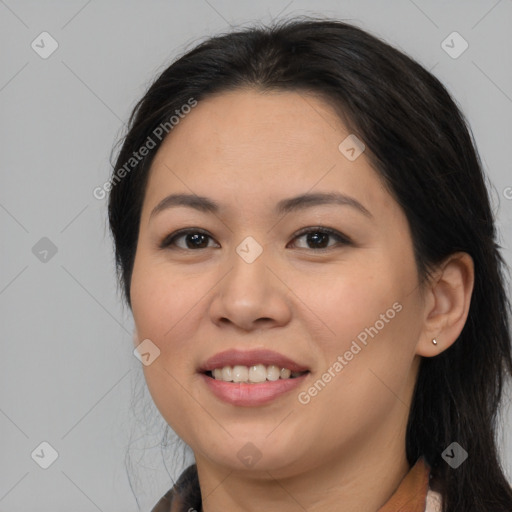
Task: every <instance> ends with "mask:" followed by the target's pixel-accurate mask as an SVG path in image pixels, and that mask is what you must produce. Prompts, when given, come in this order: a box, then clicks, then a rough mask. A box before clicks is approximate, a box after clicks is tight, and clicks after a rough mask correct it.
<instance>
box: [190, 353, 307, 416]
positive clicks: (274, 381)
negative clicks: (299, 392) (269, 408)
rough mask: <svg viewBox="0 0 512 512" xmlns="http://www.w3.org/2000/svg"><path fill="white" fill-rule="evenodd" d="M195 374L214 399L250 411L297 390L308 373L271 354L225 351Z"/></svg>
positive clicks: (299, 366)
mask: <svg viewBox="0 0 512 512" xmlns="http://www.w3.org/2000/svg"><path fill="white" fill-rule="evenodd" d="M198 373H199V374H201V376H202V378H203V382H204V383H205V384H206V386H207V388H208V389H209V390H210V391H211V392H212V393H213V395H215V396H216V397H217V398H219V399H221V400H222V401H224V402H227V403H230V404H232V405H235V406H243V407H251V406H259V405H263V404H266V403H269V402H271V401H273V400H275V399H277V398H278V397H280V396H282V395H285V394H287V393H288V392H290V391H291V390H292V389H294V388H296V387H297V386H300V385H301V384H302V383H304V380H305V379H306V378H307V375H309V374H310V373H311V370H310V369H309V368H307V367H306V366H304V365H302V364H300V363H297V362H295V361H293V360H292V359H290V358H288V357H286V356H284V355H282V354H279V353H277V352H274V351H272V350H251V351H241V350H227V351H225V352H221V353H219V354H216V355H215V356H213V357H211V358H209V359H208V360H207V361H205V362H204V363H203V365H202V366H201V367H200V368H199V369H198Z"/></svg>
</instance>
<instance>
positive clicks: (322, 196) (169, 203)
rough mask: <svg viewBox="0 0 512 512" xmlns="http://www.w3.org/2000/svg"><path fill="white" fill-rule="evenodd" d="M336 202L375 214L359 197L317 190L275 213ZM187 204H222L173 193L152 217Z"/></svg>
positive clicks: (206, 207) (285, 202) (209, 209)
mask: <svg viewBox="0 0 512 512" xmlns="http://www.w3.org/2000/svg"><path fill="white" fill-rule="evenodd" d="M329 204H336V205H341V206H351V207H352V208H355V209H356V210H358V211H359V212H360V213H362V214H363V215H365V216H366V217H369V218H373V215H372V214H371V213H370V212H369V210H368V209H367V208H365V207H364V206H363V205H362V204H361V203H360V202H359V201H358V200H357V199H355V198H353V197H351V196H347V195H345V194H340V193H338V192H330V193H324V192H317V193H308V194H301V195H299V196H295V197H290V198H288V199H282V200H281V201H279V202H278V203H277V205H276V207H275V213H276V214H278V215H284V214H287V213H290V212H293V211H298V210H303V209H306V208H310V207H312V206H321V205H329ZM178 206H185V207H188V208H194V209H196V210H199V211H201V212H205V213H218V212H219V210H220V205H219V204H218V203H217V202H215V201H214V200H213V199H210V198H208V197H204V196H198V195H194V194H171V195H169V196H167V197H165V198H164V199H162V200H161V201H160V202H159V203H158V204H157V205H156V206H155V207H154V208H153V210H152V212H151V214H150V218H151V217H153V216H154V215H156V214H157V213H160V212H162V211H164V210H167V209H169V208H173V207H178Z"/></svg>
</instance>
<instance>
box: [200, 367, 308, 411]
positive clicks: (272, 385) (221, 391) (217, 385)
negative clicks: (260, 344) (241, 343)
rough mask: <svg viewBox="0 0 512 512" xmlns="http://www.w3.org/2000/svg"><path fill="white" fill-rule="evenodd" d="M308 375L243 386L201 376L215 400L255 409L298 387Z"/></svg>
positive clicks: (239, 383) (204, 375)
mask: <svg viewBox="0 0 512 512" xmlns="http://www.w3.org/2000/svg"><path fill="white" fill-rule="evenodd" d="M308 375H309V373H305V374H304V375H301V376H300V377H295V378H294V379H278V380H275V381H265V382H259V383H255V384H245V383H242V382H225V381H223V380H216V379H214V378H212V377H208V375H206V374H204V373H202V374H201V376H202V377H203V379H204V381H205V383H206V385H207V386H208V387H209V389H210V391H211V392H212V393H213V394H214V395H215V396H216V397H217V398H220V399H221V400H223V401H224V402H228V403H230V404H232V405H238V406H241V407H255V406H257V405H263V404H266V403H269V402H271V401H272V400H275V399H276V398H277V397H279V396H281V395H283V394H285V393H287V392H288V391H291V390H292V389H295V388H296V387H297V386H300V385H301V384H302V383H303V382H304V380H305V379H306V377H307V376H308Z"/></svg>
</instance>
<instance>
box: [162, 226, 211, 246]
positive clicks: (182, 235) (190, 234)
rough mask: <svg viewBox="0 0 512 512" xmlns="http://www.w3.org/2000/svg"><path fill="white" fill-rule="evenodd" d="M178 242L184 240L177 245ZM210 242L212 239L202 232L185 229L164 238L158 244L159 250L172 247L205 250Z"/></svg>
mask: <svg viewBox="0 0 512 512" xmlns="http://www.w3.org/2000/svg"><path fill="white" fill-rule="evenodd" d="M178 240H184V243H177V241H178ZM210 240H213V238H212V237H211V236H210V235H208V234H207V233H205V232H203V231H198V230H195V229H185V230H180V231H177V232H175V233H172V234H170V235H168V236H166V237H165V238H164V239H163V240H162V242H161V243H160V248H161V249H164V248H171V247H172V246H174V247H177V248H178V249H184V250H187V249H190V250H196V249H207V248H208V243H209V241H210Z"/></svg>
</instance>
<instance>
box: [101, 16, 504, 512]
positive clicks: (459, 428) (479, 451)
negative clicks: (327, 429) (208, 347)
mask: <svg viewBox="0 0 512 512" xmlns="http://www.w3.org/2000/svg"><path fill="white" fill-rule="evenodd" d="M242 88H253V89H255V90H258V91H261V92H272V91H296V92H303V93H305V94H306V93H310V94H315V95H319V96H320V97H322V98H324V99H325V100H326V101H328V103H329V104H330V105H331V106H332V107H333V109H334V110H335V111H336V112H337V113H338V114H339V115H340V118H341V119H342V120H343V121H344V122H345V124H346V125H347V127H348V128H349V129H350V131H351V132H352V133H354V134H356V135H357V137H358V138H360V139H361V140H363V141H364V143H365V145H366V148H367V149H366V151H365V155H366V156H367V158H368V159H369V161H370V163H371V165H372V167H374V169H375V170H376V171H377V172H378V175H379V176H380V178H381V179H382V180H383V182H384V183H385V184H386V186H387V188H388V190H389V191H390V193H391V194H392V196H393V197H394V198H395V200H396V201H397V202H398V204H399V205H400V206H401V208H402V209H403V211H404V213H405V215H406V217H407V219H408V223H409V226H410V230H411V235H412V243H413V248H414V255H415V259H416V263H417V268H418V275H419V277H420V281H421V283H425V282H427V280H428V278H429V276H430V275H431V272H432V270H433V269H435V267H436V265H437V264H439V263H441V262H442V261H443V260H444V259H445V258H446V257H447V256H449V255H450V254H453V253H455V252H458V251H463V252H466V253H468V254H469V255H470V256H471V257H472V258H473V262H474V268H475V282H474V288H473V293H472V297H471V303H470V308H469V314H468V318H467V321H466V323H465V325H464V328H463V330H462V332H461V334H460V336H459V337H458V339H457V340H456V342H455V343H453V344H452V345H451V346H450V347H449V348H448V349H446V350H445V351H443V352H442V353H440V354H439V355H437V356H436V357H431V358H427V357H422V359H421V364H420V367H419V372H418V377H417V381H416V386H415V389H414V396H413V401H412V405H411V410H410V414H409V419H408V425H407V434H406V454H407V459H408V462H409V464H410V465H411V466H412V464H414V462H415V461H416V460H417V459H418V457H420V456H424V457H425V460H426V461H427V463H428V464H429V465H430V466H431V475H432V478H433V483H435V485H437V486H438V488H439V489H440V490H441V492H442V495H443V510H444V512H447V511H450V512H458V511H460V512H462V511H464V512H472V511H475V512H476V511H478V512H482V511H488V512H505V511H507V512H508V511H510V510H512V489H511V486H510V484H509V483H508V481H507V479H506V477H505V473H504V470H503V468H502V466H501V464H500V460H499V456H498V452H497V427H498V424H499V423H498V420H499V416H498V413H499V407H500V404H501V400H502V396H503V390H504V385H505V383H506V381H505V379H506V377H509V376H510V374H511V373H512V354H511V338H510V316H509V315H510V302H509V299H508V298H507V295H506V292H505V289H506V287H505V270H507V267H506V264H505V262H504V260H503V258H502V256H501V253H500V249H501V247H500V246H499V244H498V243H497V235H498V233H497V231H496V228H495V224H494V216H493V212H492V209H491V204H490V198H489V194H488V190H487V188H486V183H485V177H484V174H483V171H482V166H481V162H480V158H479V156H478V153H477V150H476V147H475V143H474V140H473V135H472V134H471V131H470V128H469V127H468V123H467V121H466V120H465V117H464V115H463V114H462V113H461V111H460V109H459V107H458V106H457V105H456V103H455V102H454V100H453V99H452V98H451V97H450V95H449V93H448V92H447V90H446V89H445V87H444V86H443V85H442V84H441V83H440V82H439V80H438V79H437V78H435V77H434V76H433V75H432V74H431V73H429V72H428V71H427V70H426V69H425V68H424V67H422V66H421V65H420V64H419V63H417V62H416V61H415V60H413V59H411V58H410V57H408V56H407V55H405V54H404V53H403V52H401V51H399V50H397V49H395V48H393V47H392V46H390V45H389V44H387V43H385V42H383V41H382V40H380V39H379V38H377V37H375V36H373V35H370V34H369V33H367V32H366V31H364V30H362V29H360V28H358V27H355V26H353V25H351V24H347V23H344V22H341V21H337V20H330V19H327V20H323V19H310V18H297V19H293V20H288V21H284V22H279V23H274V24H273V25H272V26H266V27H265V26H253V27H249V28H244V29H239V30H237V31H233V32H230V33H228V34H223V35H219V36H215V37H211V38H209V39H207V40H205V41H204V42H201V43H200V44H198V45H197V46H196V47H195V48H193V49H192V50H190V51H188V52H187V53H186V54H184V55H183V56H181V57H180V58H179V59H177V60H176V61H175V62H173V63H172V64H171V65H170V66H169V67H168V68H167V69H165V71H163V72H162V73H161V74H160V76H159V77H158V78H157V79H156V80H155V81H154V83H153V84H152V85H151V86H150V87H149V89H148V90H147V92H146V94H145V95H144V97H143V98H142V99H141V100H140V101H139V102H138V103H137V104H136V106H135V108H134V109H133V112H132V114H131V116H130V119H129V125H128V131H127V134H126V136H125V137H124V140H123V143H122V147H121V150H120V151H119V154H118V157H117V161H116V163H115V165H114V170H113V173H112V178H111V188H110V195H109V204H108V208H109V222H110V229H111V232H112V235H113V239H114V243H115V258H116V269H117V272H118V277H119V282H120V284H121V286H122V288H123V292H124V297H125V300H126V301H127V303H128V305H129V306H130V308H131V302H130V280H131V274H132V268H133V263H134V257H135V251H136V247H137V240H138V231H139V223H140V216H141V209H142V203H143V199H144V194H145V188H146V184H147V180H148V174H149V170H150V166H151V162H152V160H153V158H154V156H155V153H156V152H157V150H158V148H159V146H160V144H161V142H162V140H164V138H165V137H162V138H161V139H159V138H158V137H154V134H155V133H159V132H158V127H159V126H167V128H166V132H169V133H170V132H171V129H172V127H171V128H170V129H168V128H169V119H170V118H171V116H173V115H174V114H175V112H176V111H177V110H178V111H179V110H180V109H182V107H183V105H186V104H190V103H189V102H190V100H191V98H193V99H194V100H196V101H201V100H202V99H204V98H207V97H208V96H210V95H213V94H215V93H222V92H227V91H232V90H238V89H242ZM165 123H167V125H165ZM155 130H157V131H155ZM160 131H161V130H160ZM149 138H151V139H152V140H153V142H154V143H155V144H154V147H153V148H152V149H151V151H149V152H148V154H147V155H146V156H145V157H143V158H140V161H139V160H137V162H136V164H134V165H133V166H132V167H133V169H131V170H130V171H129V172H127V173H123V176H122V179H120V178H119V174H118V171H116V169H117V170H119V169H120V168H122V167H123V166H125V167H124V168H125V169H126V162H128V161H130V158H132V157H133V154H134V152H137V151H138V150H139V149H140V148H141V147H142V146H144V145H145V144H147V141H148V140H149ZM154 139H158V140H156V141H155V140H154ZM454 441H456V442H457V443H459V444H460V445H461V446H462V447H463V448H464V449H465V450H466V451H467V452H468V454H469V456H468V458H467V460H466V461H465V462H464V463H462V465H460V466H459V467H458V468H457V469H452V468H451V467H450V466H449V465H448V464H447V463H446V462H445V461H444V460H443V458H442V453H443V451H444V450H445V449H446V448H447V447H448V446H449V445H450V444H451V443H452V442H454Z"/></svg>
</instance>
